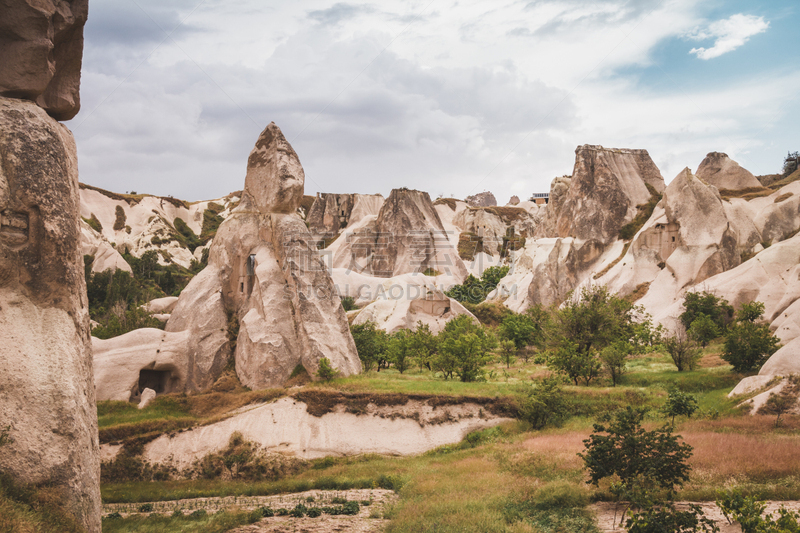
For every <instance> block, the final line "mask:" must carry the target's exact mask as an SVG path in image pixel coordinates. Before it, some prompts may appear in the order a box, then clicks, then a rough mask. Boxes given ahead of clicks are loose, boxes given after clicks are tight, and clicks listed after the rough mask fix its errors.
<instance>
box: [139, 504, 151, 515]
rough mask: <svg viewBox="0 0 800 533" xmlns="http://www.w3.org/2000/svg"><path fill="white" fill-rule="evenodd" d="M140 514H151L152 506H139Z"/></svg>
mask: <svg viewBox="0 0 800 533" xmlns="http://www.w3.org/2000/svg"><path fill="white" fill-rule="evenodd" d="M139 512H140V513H152V512H153V504H152V503H145V504H142V505H140V506H139Z"/></svg>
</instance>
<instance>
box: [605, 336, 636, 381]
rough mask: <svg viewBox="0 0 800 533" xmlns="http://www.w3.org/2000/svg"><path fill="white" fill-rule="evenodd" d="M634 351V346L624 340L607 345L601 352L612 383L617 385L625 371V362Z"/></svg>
mask: <svg viewBox="0 0 800 533" xmlns="http://www.w3.org/2000/svg"><path fill="white" fill-rule="evenodd" d="M632 351H633V347H632V346H631V345H630V344H629V343H627V342H623V341H617V342H615V343H613V344H611V345H610V346H606V347H605V348H603V350H602V351H601V352H600V361H601V362H602V363H603V366H604V367H605V369H606V372H608V375H609V377H610V378H611V384H612V385H613V386H614V387H616V386H617V383H619V380H620V378H621V377H622V374H624V373H625V363H626V361H627V359H628V356H630V354H631V352H632Z"/></svg>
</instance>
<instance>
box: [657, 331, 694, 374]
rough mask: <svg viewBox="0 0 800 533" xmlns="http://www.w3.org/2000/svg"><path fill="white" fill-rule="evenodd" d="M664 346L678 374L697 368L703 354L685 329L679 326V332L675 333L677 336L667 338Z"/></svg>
mask: <svg viewBox="0 0 800 533" xmlns="http://www.w3.org/2000/svg"><path fill="white" fill-rule="evenodd" d="M663 344H664V348H665V349H666V350H667V353H668V354H669V356H670V357H671V358H672V362H673V363H674V364H675V366H676V367H677V369H678V372H683V371H684V370H694V369H695V368H697V363H698V362H699V361H700V357H702V355H703V352H702V351H700V348H698V347H697V345H696V344H695V342H694V341H693V340H691V339H689V338H688V336H687V335H686V331H684V329H683V327H681V326H678V331H676V332H675V335H673V336H672V337H666V338H665V339H664V341H663Z"/></svg>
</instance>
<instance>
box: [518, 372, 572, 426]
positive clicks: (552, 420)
mask: <svg viewBox="0 0 800 533" xmlns="http://www.w3.org/2000/svg"><path fill="white" fill-rule="evenodd" d="M516 399H517V403H518V406H519V417H520V418H521V419H522V420H525V421H526V422H528V423H530V425H531V427H532V428H533V429H542V428H544V427H545V426H547V425H550V424H558V423H559V422H560V421H561V420H562V419H563V418H565V417H566V416H567V412H568V404H567V401H566V398H564V391H563V390H562V389H561V384H560V383H559V380H558V379H556V378H545V379H543V380H541V381H539V382H538V383H535V384H532V383H527V384H525V383H524V384H522V385H520V386H519V387H518V388H517V390H516Z"/></svg>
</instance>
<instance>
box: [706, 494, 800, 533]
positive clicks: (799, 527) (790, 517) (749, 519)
mask: <svg viewBox="0 0 800 533" xmlns="http://www.w3.org/2000/svg"><path fill="white" fill-rule="evenodd" d="M717 507H719V508H720V510H721V511H722V514H723V515H724V516H725V519H726V520H727V521H728V523H729V524H730V523H733V522H738V523H739V525H740V526H741V528H742V533H773V532H774V533H800V513H798V512H796V511H791V510H789V509H786V508H785V507H783V506H781V508H780V509H778V516H777V518H776V517H775V515H773V514H772V513H769V514H767V515H765V514H764V511H765V510H766V509H767V505H766V503H765V502H763V501H761V500H758V499H756V498H755V497H754V496H743V495H742V493H741V491H740V490H739V489H732V490H725V491H718V492H717Z"/></svg>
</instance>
